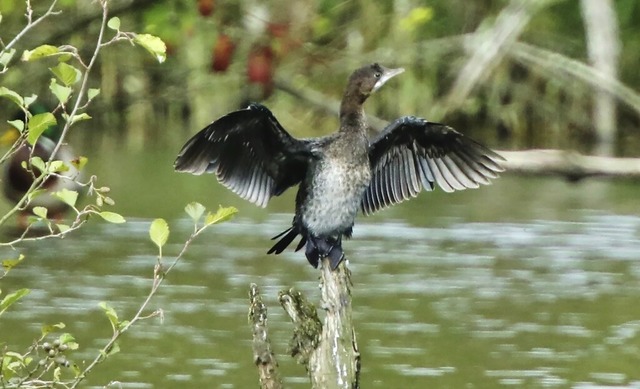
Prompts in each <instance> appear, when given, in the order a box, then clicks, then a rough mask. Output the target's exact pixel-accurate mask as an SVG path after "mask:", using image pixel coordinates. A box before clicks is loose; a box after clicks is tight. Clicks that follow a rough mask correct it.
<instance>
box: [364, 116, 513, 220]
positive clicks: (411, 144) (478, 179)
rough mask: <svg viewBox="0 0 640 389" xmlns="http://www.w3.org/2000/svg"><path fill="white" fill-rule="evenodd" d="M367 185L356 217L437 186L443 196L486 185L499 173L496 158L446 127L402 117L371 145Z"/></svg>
mask: <svg viewBox="0 0 640 389" xmlns="http://www.w3.org/2000/svg"><path fill="white" fill-rule="evenodd" d="M369 160H370V162H371V171H372V178H371V185H369V187H368V188H367V190H366V192H365V193H364V196H362V203H361V207H362V211H363V212H364V213H365V214H372V213H374V212H376V211H379V210H380V209H383V208H386V207H388V206H391V205H393V204H397V203H399V202H402V201H404V200H408V199H410V198H412V197H416V196H417V195H418V193H419V192H420V191H421V190H422V189H425V190H433V188H434V185H435V184H437V185H438V186H439V187H440V188H442V189H443V190H444V191H446V192H453V191H455V190H463V189H467V188H477V187H479V186H480V185H487V184H489V183H490V179H493V178H497V177H498V173H499V172H502V171H504V168H503V167H502V166H501V165H500V162H501V161H504V158H502V157H501V156H500V155H499V154H497V153H496V152H494V151H492V150H490V149H488V148H486V147H484V146H483V145H481V144H480V143H478V142H476V141H474V140H472V139H470V138H468V137H466V136H464V135H463V134H461V133H459V132H458V131H456V130H454V129H453V128H451V127H448V126H445V125H443V124H439V123H431V122H428V121H426V120H424V119H420V118H416V117H413V116H406V117H402V118H400V119H397V120H396V121H394V122H393V123H391V124H389V125H388V126H387V128H385V129H384V131H383V132H382V133H381V134H380V135H379V136H378V137H377V138H376V139H375V140H374V141H373V142H372V143H371V147H370V149H369Z"/></svg>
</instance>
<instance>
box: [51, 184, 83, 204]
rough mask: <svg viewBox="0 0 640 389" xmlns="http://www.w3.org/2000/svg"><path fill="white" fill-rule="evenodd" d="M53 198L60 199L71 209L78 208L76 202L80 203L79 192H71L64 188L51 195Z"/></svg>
mask: <svg viewBox="0 0 640 389" xmlns="http://www.w3.org/2000/svg"><path fill="white" fill-rule="evenodd" d="M51 194H52V195H53V196H55V197H57V198H59V199H60V200H62V202H64V203H65V204H68V205H69V206H71V207H75V206H76V201H78V192H76V191H75V190H69V189H67V188H62V189H61V190H59V191H57V192H53V193H51Z"/></svg>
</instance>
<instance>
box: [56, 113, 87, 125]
mask: <svg viewBox="0 0 640 389" xmlns="http://www.w3.org/2000/svg"><path fill="white" fill-rule="evenodd" d="M63 116H64V118H65V119H66V120H67V121H70V122H71V124H74V123H76V122H81V121H83V120H89V119H91V116H89V115H88V114H86V113H81V114H80V115H73V116H71V117H69V116H67V115H63Z"/></svg>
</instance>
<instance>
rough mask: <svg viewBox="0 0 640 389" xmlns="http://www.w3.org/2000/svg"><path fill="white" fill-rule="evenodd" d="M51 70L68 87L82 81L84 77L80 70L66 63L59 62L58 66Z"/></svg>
mask: <svg viewBox="0 0 640 389" xmlns="http://www.w3.org/2000/svg"><path fill="white" fill-rule="evenodd" d="M49 70H51V72H52V73H53V74H54V75H55V76H56V77H58V80H60V81H61V82H62V83H63V84H64V85H66V86H71V85H73V84H75V83H76V82H78V81H80V77H82V72H80V70H78V69H76V68H75V67H73V66H71V65H69V64H66V63H64V62H59V63H58V64H57V65H56V66H54V67H52V68H49Z"/></svg>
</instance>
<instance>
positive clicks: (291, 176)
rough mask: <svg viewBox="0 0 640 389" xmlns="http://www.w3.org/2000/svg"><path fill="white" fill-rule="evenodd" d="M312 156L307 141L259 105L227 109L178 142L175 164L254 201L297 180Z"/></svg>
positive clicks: (259, 202) (263, 201) (259, 201)
mask: <svg viewBox="0 0 640 389" xmlns="http://www.w3.org/2000/svg"><path fill="white" fill-rule="evenodd" d="M310 157H311V152H310V147H309V141H306V140H298V139H295V138H294V137H292V136H291V135H289V133H288V132H287V131H286V130H285V129H284V128H283V127H282V126H281V125H280V123H278V121H277V120H276V118H275V117H274V116H273V114H272V113H271V111H269V109H267V108H266V107H265V106H263V105H260V104H251V105H249V106H248V107H247V108H245V109H241V110H238V111H235V112H231V113H229V114H227V115H225V116H222V117H221V118H219V119H218V120H216V121H214V122H213V123H211V124H209V125H208V126H207V127H205V128H204V129H203V130H202V131H200V132H198V133H197V134H196V135H194V136H193V137H192V138H191V139H189V141H187V143H186V144H185V145H184V146H183V147H182V150H180V153H179V154H178V157H177V159H176V161H175V164H174V168H175V170H176V171H179V172H188V173H191V174H197V175H200V174H202V173H215V175H216V177H217V178H218V181H220V183H222V184H223V185H224V186H226V187H227V188H229V189H230V190H231V191H233V192H234V193H236V194H237V195H239V196H240V197H242V198H243V199H246V200H249V201H251V202H252V203H254V204H257V205H259V206H261V207H265V206H266V205H267V202H268V201H269V199H270V198H271V197H272V196H277V195H279V194H281V193H282V192H284V191H285V190H286V189H287V188H289V187H291V186H293V185H296V184H298V183H299V182H300V181H301V180H302V178H303V177H304V175H305V172H306V170H307V167H308V164H309V158H310Z"/></svg>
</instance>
